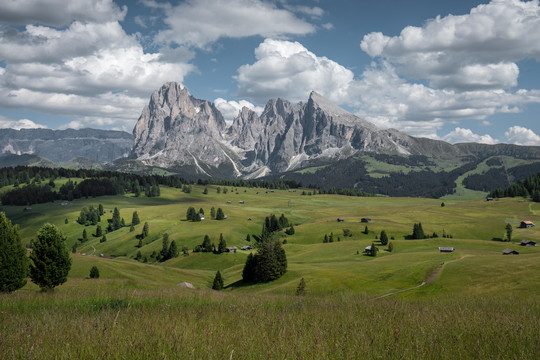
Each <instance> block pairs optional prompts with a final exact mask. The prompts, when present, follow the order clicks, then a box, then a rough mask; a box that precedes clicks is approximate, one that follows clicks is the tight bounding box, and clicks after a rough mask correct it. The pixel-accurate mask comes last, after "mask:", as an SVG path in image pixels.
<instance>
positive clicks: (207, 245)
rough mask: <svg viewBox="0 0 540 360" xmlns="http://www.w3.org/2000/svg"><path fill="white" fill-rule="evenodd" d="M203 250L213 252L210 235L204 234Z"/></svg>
mask: <svg viewBox="0 0 540 360" xmlns="http://www.w3.org/2000/svg"><path fill="white" fill-rule="evenodd" d="M202 251H203V252H212V241H210V237H209V236H208V235H204V240H203V243H202Z"/></svg>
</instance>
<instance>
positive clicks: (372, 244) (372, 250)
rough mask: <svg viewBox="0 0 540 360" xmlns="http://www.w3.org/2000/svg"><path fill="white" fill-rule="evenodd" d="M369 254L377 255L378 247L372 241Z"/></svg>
mask: <svg viewBox="0 0 540 360" xmlns="http://www.w3.org/2000/svg"><path fill="white" fill-rule="evenodd" d="M369 256H373V257H375V256H377V248H376V247H375V243H373V242H372V243H371V251H370V253H369Z"/></svg>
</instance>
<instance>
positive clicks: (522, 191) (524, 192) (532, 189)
mask: <svg viewBox="0 0 540 360" xmlns="http://www.w3.org/2000/svg"><path fill="white" fill-rule="evenodd" d="M490 195H491V196H492V197H495V198H502V197H516V196H523V197H528V196H530V197H531V200H532V201H534V202H540V173H538V174H536V175H532V176H529V177H527V178H525V179H523V180H520V181H518V182H516V183H514V184H512V185H510V186H509V187H508V188H506V189H497V190H494V191H492V192H491V193H490Z"/></svg>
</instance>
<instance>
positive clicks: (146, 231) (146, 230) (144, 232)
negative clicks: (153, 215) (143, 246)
mask: <svg viewBox="0 0 540 360" xmlns="http://www.w3.org/2000/svg"><path fill="white" fill-rule="evenodd" d="M149 232H150V225H148V223H147V222H145V223H144V226H143V229H142V232H141V233H140V234H139V235H138V236H137V238H138V239H140V240H143V239H146V238H147V237H148V234H149Z"/></svg>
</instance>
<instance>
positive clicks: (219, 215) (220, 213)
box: [216, 208, 225, 220]
mask: <svg viewBox="0 0 540 360" xmlns="http://www.w3.org/2000/svg"><path fill="white" fill-rule="evenodd" d="M223 219H225V213H224V212H223V209H221V208H218V209H217V211H216V220H223Z"/></svg>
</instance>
